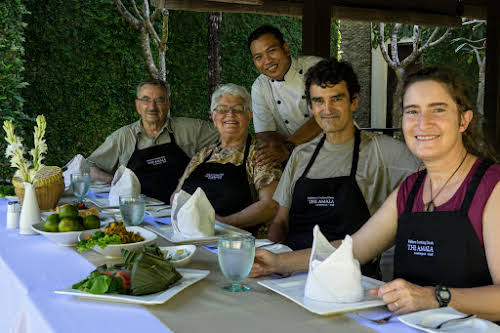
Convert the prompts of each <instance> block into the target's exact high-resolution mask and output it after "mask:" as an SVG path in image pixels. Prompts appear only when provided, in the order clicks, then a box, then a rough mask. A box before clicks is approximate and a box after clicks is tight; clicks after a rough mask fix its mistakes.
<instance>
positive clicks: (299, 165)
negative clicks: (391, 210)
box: [273, 131, 420, 215]
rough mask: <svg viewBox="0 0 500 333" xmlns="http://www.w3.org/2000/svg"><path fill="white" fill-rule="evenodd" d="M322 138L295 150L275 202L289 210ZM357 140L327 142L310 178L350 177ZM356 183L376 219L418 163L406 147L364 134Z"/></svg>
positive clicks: (401, 143)
mask: <svg viewBox="0 0 500 333" xmlns="http://www.w3.org/2000/svg"><path fill="white" fill-rule="evenodd" d="M321 137H322V135H319V136H318V137H317V138H314V139H313V140H311V141H309V142H307V143H304V144H302V145H300V146H298V147H297V148H295V149H294V150H293V152H292V155H291V156H290V160H289V161H288V164H287V165H286V168H285V170H284V171H283V176H282V177H281V180H280V182H279V184H278V187H277V188H276V191H275V192H274V197H273V199H274V200H276V201H277V202H278V203H279V204H280V206H283V207H286V208H290V207H291V204H292V196H293V190H294V188H295V183H296V182H297V180H298V179H299V178H300V177H301V176H302V173H303V172H304V170H305V168H306V166H307V164H308V163H309V160H310V159H311V156H312V154H313V152H314V149H315V148H316V145H317V144H318V142H319V140H320V139H321ZM353 147H354V138H352V139H351V140H348V141H346V142H342V143H330V142H328V141H325V143H324V145H323V147H322V148H321V150H320V151H319V153H318V156H317V157H316V160H315V161H314V164H313V165H312V167H311V169H310V170H309V173H308V174H307V177H308V178H312V179H322V178H330V177H342V176H348V175H349V174H350V172H351V164H352V150H353ZM359 149H360V151H359V161H358V169H357V172H356V182H357V183H358V186H359V189H360V190H361V193H362V194H363V197H364V198H365V201H366V204H367V206H368V209H369V210H370V213H371V214H372V215H373V213H375V212H376V211H377V209H378V208H379V207H380V206H381V205H382V203H383V202H384V201H385V199H386V198H387V197H388V196H389V194H390V193H391V192H392V191H393V190H394V189H396V187H397V186H398V185H399V184H400V183H401V182H402V181H403V180H404V179H405V178H406V177H407V176H408V175H410V174H412V173H414V172H415V171H417V170H418V166H419V165H420V162H419V160H418V159H417V158H416V157H415V156H413V154H412V153H411V152H410V151H409V150H408V148H407V147H406V145H405V144H404V143H403V142H401V141H398V140H395V139H393V138H391V137H389V136H387V135H381V134H375V133H371V132H366V131H361V143H360V147H359Z"/></svg>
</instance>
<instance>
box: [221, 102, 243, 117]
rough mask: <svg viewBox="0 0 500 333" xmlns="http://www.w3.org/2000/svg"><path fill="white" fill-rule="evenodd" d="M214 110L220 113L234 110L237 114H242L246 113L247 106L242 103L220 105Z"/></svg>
mask: <svg viewBox="0 0 500 333" xmlns="http://www.w3.org/2000/svg"><path fill="white" fill-rule="evenodd" d="M214 111H215V112H216V113H218V114H228V113H229V112H232V113H233V114H235V115H240V114H243V113H245V107H244V106H243V105H241V104H238V105H234V106H226V105H219V106H217V107H216V108H215V109H214Z"/></svg>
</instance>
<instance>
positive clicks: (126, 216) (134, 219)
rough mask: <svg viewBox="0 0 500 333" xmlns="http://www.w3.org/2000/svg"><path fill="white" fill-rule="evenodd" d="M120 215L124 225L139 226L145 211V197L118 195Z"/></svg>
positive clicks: (140, 195) (141, 195)
mask: <svg viewBox="0 0 500 333" xmlns="http://www.w3.org/2000/svg"><path fill="white" fill-rule="evenodd" d="M119 200H120V213H121V216H122V220H123V223H125V225H139V224H140V223H141V222H142V218H143V217H144V210H145V209H146V197H145V196H144V195H143V194H139V195H120V199H119Z"/></svg>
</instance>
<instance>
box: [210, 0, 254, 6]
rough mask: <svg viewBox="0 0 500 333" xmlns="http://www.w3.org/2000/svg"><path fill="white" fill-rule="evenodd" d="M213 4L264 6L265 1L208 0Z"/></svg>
mask: <svg viewBox="0 0 500 333" xmlns="http://www.w3.org/2000/svg"><path fill="white" fill-rule="evenodd" d="M208 1H213V2H229V3H239V4H243V5H262V4H263V3H264V0H208Z"/></svg>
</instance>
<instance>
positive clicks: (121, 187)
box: [109, 165, 141, 206]
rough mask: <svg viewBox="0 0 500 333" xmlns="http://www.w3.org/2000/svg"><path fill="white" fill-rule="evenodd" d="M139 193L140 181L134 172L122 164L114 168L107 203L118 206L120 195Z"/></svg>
mask: <svg viewBox="0 0 500 333" xmlns="http://www.w3.org/2000/svg"><path fill="white" fill-rule="evenodd" d="M138 194H141V183H140V182H139V178H137V176H136V175H135V173H134V172H133V171H132V170H130V169H129V168H127V167H126V166H125V165H122V166H120V167H119V168H118V170H116V172H115V175H114V176H113V180H112V181H111V188H110V190H109V205H110V206H119V205H120V195H138Z"/></svg>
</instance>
